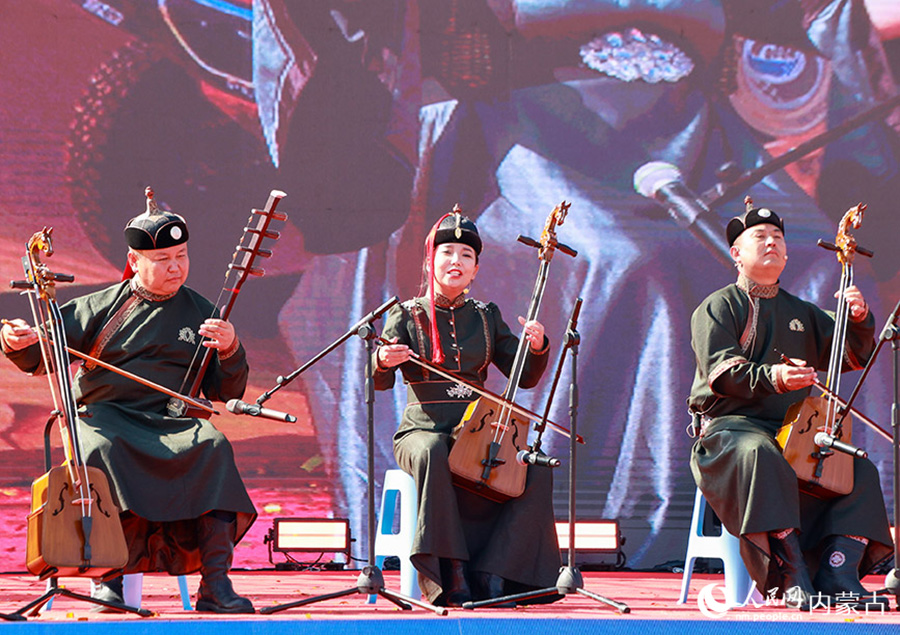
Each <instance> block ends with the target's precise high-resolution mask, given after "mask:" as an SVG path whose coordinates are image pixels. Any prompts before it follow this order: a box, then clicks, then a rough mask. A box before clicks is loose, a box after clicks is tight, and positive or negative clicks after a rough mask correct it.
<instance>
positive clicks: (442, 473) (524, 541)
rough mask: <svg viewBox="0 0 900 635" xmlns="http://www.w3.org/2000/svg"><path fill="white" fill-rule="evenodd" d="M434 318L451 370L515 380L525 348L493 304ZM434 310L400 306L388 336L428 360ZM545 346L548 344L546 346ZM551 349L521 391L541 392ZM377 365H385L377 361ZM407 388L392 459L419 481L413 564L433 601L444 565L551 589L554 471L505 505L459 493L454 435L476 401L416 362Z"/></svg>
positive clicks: (379, 375) (382, 379)
mask: <svg viewBox="0 0 900 635" xmlns="http://www.w3.org/2000/svg"><path fill="white" fill-rule="evenodd" d="M457 304H459V306H456V307H455V308H441V307H438V308H437V309H436V318H437V322H438V329H439V331H440V336H441V345H442V348H443V351H444V355H445V361H444V364H443V367H444V368H447V369H448V370H450V371H452V372H454V373H455V374H457V375H458V376H461V377H462V378H463V379H465V380H467V381H468V382H470V383H471V384H473V385H476V386H484V382H485V380H486V378H487V369H488V366H489V365H490V364H491V363H493V364H494V365H495V366H497V368H499V369H500V370H501V372H503V373H504V374H506V375H508V374H509V372H510V370H511V367H512V364H513V360H514V357H515V353H516V349H517V347H518V343H519V340H518V338H517V337H516V336H515V335H513V333H512V332H511V331H510V329H509V327H508V326H507V325H506V323H505V322H504V321H503V318H502V317H501V315H500V310H499V309H498V308H497V306H496V305H495V304H493V303H489V304H486V303H483V302H479V301H476V300H471V299H470V300H466V301H465V302H458V303H457ZM429 306H430V305H429V303H428V301H427V300H425V299H424V298H416V299H414V300H410V301H408V302H404V303H403V304H401V305H398V306H395V307H393V308H392V309H391V310H390V312H389V313H388V315H387V318H386V321H385V328H384V337H385V338H387V339H391V338H394V337H397V338H399V339H398V342H399V343H401V344H406V345H408V346H409V347H410V348H411V349H412V350H413V351H415V352H417V353H419V354H420V355H422V356H423V357H425V358H430V357H431V346H430V344H429V343H428V342H429V337H428V333H429V328H430V320H429V318H428V312H429V311H428V307H429ZM545 342H546V340H545ZM548 349H549V344H545V346H544V348H543V349H542V350H541V351H540V353H538V354H534V353H532V352H529V353H528V354H527V355H526V359H525V366H524V370H523V373H522V377H521V380H520V382H519V385H520V386H522V387H524V388H529V387H532V386H534V385H535V384H536V383H537V382H538V380H539V379H540V377H541V374H542V373H543V372H544V369H545V368H546V366H547V360H548V355H547V351H548ZM376 359H377V357H376ZM400 370H401V372H402V374H403V381H404V382H405V383H406V384H407V406H406V409H405V410H404V412H403V419H402V421H401V422H400V426H399V428H398V430H397V432H396V434H395V435H394V456H395V457H396V459H397V464H398V465H399V466H400V468H401V469H403V470H404V471H406V472H407V473H409V474H411V475H412V476H413V478H414V479H415V481H416V487H417V489H418V496H419V510H418V511H419V513H418V526H417V528H416V535H415V538H414V541H413V548H412V553H411V560H412V562H413V565H414V566H415V567H416V569H417V570H418V572H419V586H420V587H421V589H422V591H423V594H424V595H425V596H426V597H427V598H428V599H429V601H432V602H433V601H435V600H437V599H438V598H439V596H440V595H441V592H442V588H441V572H440V563H439V559H441V558H451V559H457V560H464V561H467V562H468V563H469V569H470V571H481V572H487V573H494V574H496V575H499V576H501V577H503V578H505V579H506V580H507V587H506V592H507V593H515V592H522V591H525V590H528V589H534V588H545V587H553V586H555V585H556V578H557V575H558V573H559V567H560V558H559V546H558V542H557V537H556V530H555V526H554V520H555V519H554V515H553V504H552V495H553V478H552V472H551V470H550V469H548V468H544V467H534V466H529V467H528V470H527V478H526V486H525V492H524V493H523V494H522V495H521V496H519V497H517V498H513V499H511V500H508V501H506V502H504V503H496V502H493V501H490V500H488V499H487V498H484V497H482V496H480V495H477V494H473V493H471V492H469V491H466V490H463V489H461V488H458V487H456V486H455V485H453V483H452V479H451V475H450V469H449V465H448V461H447V457H448V455H449V451H450V448H451V447H452V444H453V440H452V437H451V433H452V431H453V428H454V427H455V426H456V425H457V424H458V423H459V422H460V420H461V419H462V416H463V413H464V412H465V410H466V407H467V406H468V404H469V403H470V402H471V401H473V400H475V399H477V398H478V395H477V394H474V393H472V392H471V391H467V390H465V389H462V387H461V386H459V385H458V384H455V382H452V381H446V380H444V379H443V378H442V377H439V376H435V374H434V373H430V372H428V371H427V370H424V369H422V368H421V367H420V366H418V365H416V364H415V363H413V362H407V363H405V364H403V365H401V366H400ZM393 371H394V369H393V368H392V369H387V370H383V369H378V368H377V367H376V372H375V388H376V389H378V390H386V389H389V388H391V387H392V386H393V385H394V372H393Z"/></svg>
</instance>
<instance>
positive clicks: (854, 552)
mask: <svg viewBox="0 0 900 635" xmlns="http://www.w3.org/2000/svg"><path fill="white" fill-rule="evenodd" d="M748 207H750V205H748ZM726 234H727V239H728V243H729V245H730V246H731V257H732V258H733V259H734V263H735V266H736V267H737V270H738V279H737V282H736V283H734V284H731V285H728V286H727V287H725V288H723V289H720V290H718V291H716V292H715V293H713V294H711V295H710V296H709V297H707V298H706V299H705V300H704V301H703V302H702V303H701V304H700V306H699V307H698V308H697V310H696V311H695V312H694V314H693V317H692V319H691V335H692V339H691V341H692V346H693V349H694V353H695V355H696V359H697V371H696V374H695V377H694V383H693V386H692V389H691V395H690V397H689V398H688V404H689V406H690V409H691V411H692V413H693V414H694V416H695V421H698V420H699V426H695V430H696V429H697V428H698V427H699V434H700V438H699V439H697V441H696V443H695V444H694V447H693V451H692V455H691V470H692V471H693V474H694V480H695V481H696V482H697V486H698V487H699V488H700V490H701V491H702V492H703V495H704V496H705V497H706V499H707V501H708V502H709V504H710V505H711V506H712V508H713V510H714V511H715V512H716V514H717V515H718V516H719V518H720V519H721V521H722V524H723V525H724V526H725V528H726V529H728V531H729V532H730V533H732V534H733V535H735V536H740V537H741V556H742V558H743V560H744V563H745V564H746V566H747V569H748V571H749V572H750V575H751V576H752V578H753V579H754V580H755V581H756V586H757V588H758V589H759V590H760V591H762V592H764V593H765V592H768V591H770V590H772V589H778V592H779V595H781V594H783V595H784V598H785V602H786V603H787V605H788V606H792V607H796V608H800V609H806V608H807V607H809V606H810V596H812V595H814V594H816V593H817V592H818V593H821V594H822V595H823V596H832V600H831V601H832V602H833V601H834V600H835V599H837V598H838V595H839V594H844V596H843V597H844V598H851V597H855V598H857V599H858V601H859V603H860V604H862V605H865V604H867V603H870V602H876V601H877V602H885V603H886V601H887V599H886V598H878V599H877V600H876V599H874V598H873V597H872V596H871V594H870V593H869V592H868V591H867V590H866V589H865V587H863V586H862V584H860V581H859V580H860V575H861V574H863V575H864V574H865V573H867V572H869V571H871V570H872V568H873V567H874V566H875V565H876V564H878V563H879V562H881V561H882V560H884V559H885V558H887V557H888V556H890V555H891V551H892V544H893V543H892V541H891V535H890V532H889V529H888V521H887V513H886V511H885V506H884V497H883V494H882V492H881V485H880V482H879V477H878V472H877V470H876V468H875V466H874V465H873V464H872V462H871V461H869V460H868V459H860V458H856V459H854V460H853V466H854V467H853V478H854V486H853V490H852V492H851V493H849V494H847V495H839V496H836V497H834V498H828V499H824V498H816V497H813V496H811V495H809V494H807V493H805V492H803V491H800V490H799V489H798V481H797V474H796V473H795V471H794V469H793V468H792V467H791V465H790V464H789V463H788V462H787V460H786V459H785V458H784V456H783V455H782V452H781V450H780V448H779V446H778V445H777V443H776V441H775V434H776V433H777V431H778V429H779V428H780V427H781V425H782V423H783V420H784V418H785V414H786V413H787V410H788V407H789V406H791V405H792V404H794V403H796V402H799V401H802V400H803V398H804V397H806V395H808V394H809V391H810V386H811V385H812V384H813V382H814V381H815V380H816V369H824V368H826V367H827V365H828V360H829V355H830V348H831V342H832V336H833V331H834V326H835V318H834V316H833V315H832V314H829V313H826V312H825V311H822V310H821V309H819V308H818V307H816V306H815V305H813V304H811V303H809V302H806V301H803V300H801V299H799V298H797V297H796V296H793V295H791V294H789V293H788V292H786V291H784V290H783V289H781V288H779V285H778V281H779V276H780V275H781V273H782V271H783V270H784V268H785V264H786V261H787V249H786V247H785V240H784V224H783V222H782V220H781V218H779V217H778V215H777V214H776V213H775V212H773V211H771V210H768V209H765V208H756V209H748V211H747V212H746V213H745V214H744V215H743V216H740V217H737V218H734V219H732V220H731V221H730V222H729V223H728V227H727V230H726ZM836 295H837V294H836ZM844 298H845V300H846V302H847V306H848V308H849V320H848V321H849V326H848V329H847V331H848V335H847V338H846V344H847V355H846V357H845V363H844V370H847V369H859V368H862V366H863V365H864V364H865V362H866V360H867V359H868V358H869V356H870V355H871V354H872V352H873V350H874V347H875V342H874V339H873V333H874V331H875V321H874V318H873V317H872V315H870V313H869V309H868V306H867V305H866V302H865V300H864V299H863V296H862V293H860V291H859V289H857V288H856V287H855V286H850V287H848V288H847V289H846V291H845V293H844ZM780 353H783V354H785V355H786V356H787V357H788V358H790V359H791V360H793V362H794V364H796V365H794V364H789V363H782V362H781V361H780ZM848 361H849V364H848V363H847V362H848ZM807 563H810V566H809V568H808V566H807ZM816 601H818V600H816Z"/></svg>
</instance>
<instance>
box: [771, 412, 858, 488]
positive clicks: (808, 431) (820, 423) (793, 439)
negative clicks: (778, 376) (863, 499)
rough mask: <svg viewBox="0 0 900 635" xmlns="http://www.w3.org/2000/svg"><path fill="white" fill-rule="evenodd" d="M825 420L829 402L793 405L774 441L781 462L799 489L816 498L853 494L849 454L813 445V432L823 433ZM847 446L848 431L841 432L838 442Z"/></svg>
mask: <svg viewBox="0 0 900 635" xmlns="http://www.w3.org/2000/svg"><path fill="white" fill-rule="evenodd" d="M827 417H828V400H827V399H826V398H824V397H807V398H806V399H804V400H803V401H800V402H797V403H795V404H794V405H792V406H791V407H790V408H789V409H788V412H787V415H785V418H784V421H785V423H784V425H783V426H781V428H780V429H779V430H778V434H777V435H776V437H775V438H776V440H777V441H778V445H779V446H781V451H782V453H783V454H784V458H785V459H786V460H787V462H788V463H790V464H791V467H792V468H794V472H796V473H797V481H798V483H799V485H800V489H801V490H802V491H804V492H806V493H807V494H810V495H812V496H816V497H818V498H834V497H836V496H844V495H846V494H849V493H850V492H852V491H853V461H854V460H855V459H854V458H853V457H852V456H850V455H849V454H845V453H843V452H831V451H829V450H827V449H824V448H820V447H819V446H818V445H816V443H815V441H814V438H815V436H816V432H820V431H824V430H825V428H826V418H827ZM840 440H841V441H844V442H845V443H850V442H851V441H850V428H849V426H848V427H845V428H843V434H842V436H841V438H840Z"/></svg>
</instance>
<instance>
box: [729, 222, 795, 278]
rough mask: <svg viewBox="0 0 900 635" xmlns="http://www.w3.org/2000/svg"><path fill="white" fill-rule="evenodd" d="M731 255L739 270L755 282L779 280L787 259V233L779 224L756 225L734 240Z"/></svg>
mask: <svg viewBox="0 0 900 635" xmlns="http://www.w3.org/2000/svg"><path fill="white" fill-rule="evenodd" d="M731 257H732V258H734V261H735V263H737V265H738V270H739V271H741V272H742V273H743V274H744V275H746V276H747V277H748V278H750V279H751V280H753V281H754V282H758V283H760V284H775V283H776V282H778V278H779V277H780V276H781V272H782V271H784V266H785V263H786V261H787V246H786V245H785V242H784V234H783V233H782V231H781V230H780V229H778V227H776V226H775V225H770V224H768V223H761V224H759V225H754V226H753V227H750V228H749V229H746V230H744V232H743V233H742V234H741V235H740V236H738V237H737V239H736V240H735V241H734V245H732V247H731Z"/></svg>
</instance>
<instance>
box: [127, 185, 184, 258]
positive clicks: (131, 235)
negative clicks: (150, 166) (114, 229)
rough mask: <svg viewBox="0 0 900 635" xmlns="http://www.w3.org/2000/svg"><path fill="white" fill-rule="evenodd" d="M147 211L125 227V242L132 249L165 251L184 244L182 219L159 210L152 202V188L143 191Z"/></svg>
mask: <svg viewBox="0 0 900 635" xmlns="http://www.w3.org/2000/svg"><path fill="white" fill-rule="evenodd" d="M144 193H145V194H146V195H147V211H145V212H144V213H143V214H140V215H139V216H135V217H134V218H132V219H131V220H130V221H128V224H127V225H126V226H125V242H126V243H128V246H129V247H131V248H132V249H138V250H148V249H165V248H166V247H174V246H175V245H180V244H182V243H186V242H187V240H188V228H187V224H186V223H185V222H184V218H182V217H181V216H179V215H178V214H176V213H174V212H167V211H163V210H160V209H159V207H158V206H157V204H156V201H154V200H153V188H150V187H148V188H147V189H146V190H144Z"/></svg>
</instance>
